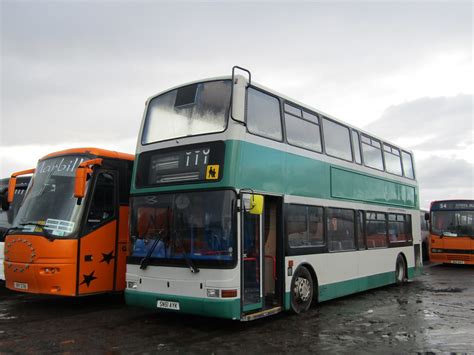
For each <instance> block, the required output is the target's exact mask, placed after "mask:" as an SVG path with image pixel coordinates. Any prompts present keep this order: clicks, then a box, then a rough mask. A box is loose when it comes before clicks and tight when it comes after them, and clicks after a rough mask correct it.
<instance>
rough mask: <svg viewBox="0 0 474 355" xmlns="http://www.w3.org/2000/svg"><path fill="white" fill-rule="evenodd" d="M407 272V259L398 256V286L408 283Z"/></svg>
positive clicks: (396, 271)
mask: <svg viewBox="0 0 474 355" xmlns="http://www.w3.org/2000/svg"><path fill="white" fill-rule="evenodd" d="M405 270H406V267H405V259H404V258H403V256H401V255H398V257H397V263H396V265H395V282H396V284H397V285H402V284H403V283H405V282H406V281H407V275H406V271H405Z"/></svg>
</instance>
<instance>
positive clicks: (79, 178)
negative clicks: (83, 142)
mask: <svg viewBox="0 0 474 355" xmlns="http://www.w3.org/2000/svg"><path fill="white" fill-rule="evenodd" d="M95 165H99V166H100V165H102V159H100V158H97V159H91V160H86V161H84V162H82V163H81V164H79V166H78V167H77V170H76V179H75V181H74V197H76V198H78V199H79V200H78V204H80V199H82V198H83V197H84V196H85V195H86V182H87V179H88V178H89V176H90V174H92V172H93V167H94V166H95Z"/></svg>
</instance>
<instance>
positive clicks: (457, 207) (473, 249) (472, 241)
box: [427, 200, 474, 265]
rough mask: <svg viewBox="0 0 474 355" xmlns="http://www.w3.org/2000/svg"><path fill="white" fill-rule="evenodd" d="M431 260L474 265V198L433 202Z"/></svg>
mask: <svg viewBox="0 0 474 355" xmlns="http://www.w3.org/2000/svg"><path fill="white" fill-rule="evenodd" d="M428 218H429V219H430V226H431V229H430V238H429V241H430V261H433V262H438V263H450V264H471V265H474V200H444V201H434V202H432V203H431V207H430V215H429V216H427V219H428Z"/></svg>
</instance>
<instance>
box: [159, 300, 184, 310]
mask: <svg viewBox="0 0 474 355" xmlns="http://www.w3.org/2000/svg"><path fill="white" fill-rule="evenodd" d="M156 306H157V307H158V308H164V309H172V310H175V311H179V302H171V301H162V300H158V301H156Z"/></svg>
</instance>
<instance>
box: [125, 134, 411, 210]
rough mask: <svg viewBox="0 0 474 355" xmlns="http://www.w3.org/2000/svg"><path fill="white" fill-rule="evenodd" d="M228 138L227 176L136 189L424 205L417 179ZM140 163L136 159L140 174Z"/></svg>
mask: <svg viewBox="0 0 474 355" xmlns="http://www.w3.org/2000/svg"><path fill="white" fill-rule="evenodd" d="M225 143H226V152H225V164H224V171H223V174H224V175H223V177H222V179H221V181H219V182H210V183H199V184H181V185H173V186H162V187H156V188H144V189H137V188H135V187H134V186H133V187H132V190H131V193H132V194H137V193H156V192H166V191H181V190H189V189H208V188H238V189H242V188H250V189H254V190H258V191H263V192H270V193H277V194H285V195H294V196H304V197H314V198H322V199H338V200H350V201H363V202H369V203H374V204H381V205H393V206H401V207H406V208H418V187H416V186H414V185H409V184H404V183H400V182H398V181H395V180H391V179H389V178H381V177H378V176H375V175H371V174H367V173H362V172H359V171H355V170H351V169H346V168H341V167H336V166H334V165H331V164H329V163H326V162H323V161H320V160H315V159H311V158H307V157H303V156H300V155H296V154H293V153H287V152H283V151H280V150H277V149H272V148H268V147H264V146H261V145H257V144H253V143H249V142H245V141H237V140H229V141H226V142H225ZM137 163H138V161H137V160H136V161H135V166H134V180H135V174H136V166H137ZM414 184H415V182H414ZM380 196H382V197H383V198H381V197H380Z"/></svg>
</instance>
